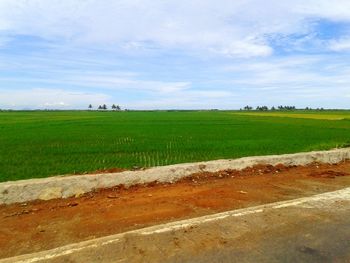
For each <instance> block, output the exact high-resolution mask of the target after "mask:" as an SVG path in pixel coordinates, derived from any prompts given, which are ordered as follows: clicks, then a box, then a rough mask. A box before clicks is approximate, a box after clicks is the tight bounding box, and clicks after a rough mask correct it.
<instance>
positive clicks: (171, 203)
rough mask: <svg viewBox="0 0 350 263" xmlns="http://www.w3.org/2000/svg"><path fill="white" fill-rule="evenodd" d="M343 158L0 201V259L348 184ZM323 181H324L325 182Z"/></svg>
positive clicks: (349, 178)
mask: <svg viewBox="0 0 350 263" xmlns="http://www.w3.org/2000/svg"><path fill="white" fill-rule="evenodd" d="M349 173H350V162H344V163H340V164H338V165H328V164H311V165H308V166H298V167H285V166H283V165H277V166H271V165H258V166H255V167H253V168H247V169H244V170H242V171H236V170H225V171H220V172H216V173H209V172H202V173H197V174H193V175H192V176H190V177H187V178H183V179H182V180H180V181H178V182H176V183H173V184H170V183H167V184H161V183H157V182H154V183H151V184H147V185H136V186H132V187H130V188H128V189H126V188H125V187H123V186H118V187H114V188H111V189H101V190H98V191H94V192H91V193H87V194H85V195H83V196H81V197H79V198H68V199H57V200H50V201H34V202H30V203H23V204H13V205H7V206H5V205H2V206H0V258H4V257H10V256H15V255H19V254H24V253H32V252H36V251H40V250H46V249H51V248H54V247H58V246H62V245H66V244H69V243H73V242H79V241H83V240H88V239H92V238H96V237H101V236H106V235H111V234H116V233H121V232H125V231H128V230H132V229H137V228H142V227H146V226H150V225H156V224H160V223H164V222H169V221H175V220H180V219H185V218H191V217H197V216H202V215H207V214H212V213H217V212H221V211H226V210H231V209H237V208H243V207H249V206H254V205H259V204H264V203H270V202H276V201H282V200H288V199H293V198H298V197H303V196H309V195H312V194H317V193H322V192H326V191H333V190H337V189H341V188H344V187H347V186H350V176H345V175H349ZM330 178H331V179H330Z"/></svg>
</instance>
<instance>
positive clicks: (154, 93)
mask: <svg viewBox="0 0 350 263" xmlns="http://www.w3.org/2000/svg"><path fill="white" fill-rule="evenodd" d="M90 103H91V104H92V105H94V106H95V107H96V106H97V105H99V104H102V103H106V104H109V105H110V104H112V103H115V104H120V105H121V106H122V107H123V108H131V109H170V108H171V109H175V108H181V109H198V108H201V109H204V108H219V109H234V108H240V107H243V106H244V105H246V104H249V105H252V106H256V105H268V106H272V105H279V104H289V105H296V106H298V107H306V106H311V107H325V108H350V1H349V0H284V1H281V0H234V1H233V0H216V1H212V0H174V1H173V0H168V1H167V0H0V108H13V109H29V108H49V109H56V108H57V109H72V108H79V109H85V108H87V105H89V104H90Z"/></svg>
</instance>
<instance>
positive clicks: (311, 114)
mask: <svg viewBox="0 0 350 263" xmlns="http://www.w3.org/2000/svg"><path fill="white" fill-rule="evenodd" d="M233 114H240V115H250V116H265V117H266V116H267V117H283V118H299V119H316V120H343V119H346V118H350V115H349V114H348V112H347V111H316V112H315V111H298V112H288V111H287V112H283V111H277V112H235V113H233Z"/></svg>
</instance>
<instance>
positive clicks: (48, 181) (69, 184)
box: [0, 148, 350, 204]
mask: <svg viewBox="0 0 350 263" xmlns="http://www.w3.org/2000/svg"><path fill="white" fill-rule="evenodd" d="M349 159H350V148H344V149H335V150H330V151H318V152H308V153H296V154H284V155H270V156H257V157H244V158H239V159H234V160H216V161H208V162H198V163H185V164H176V165H169V166H161V167H155V168H150V169H146V170H139V171H126V172H121V173H110V174H93V175H74V176H55V177H49V178H43V179H29V180H21V181H14V182H5V183H0V204H11V203H18V202H27V201H31V200H37V199H41V200H49V199H55V198H67V197H71V196H77V195H81V194H83V193H87V192H90V191H92V190H94V189H98V188H108V187H113V186H116V185H121V184H123V185H125V186H130V185H135V184H143V183H149V182H153V181H159V182H174V181H177V180H179V179H180V178H183V177H186V176H189V175H191V174H193V173H197V172H201V171H208V172H216V171H219V170H225V169H236V170H241V169H244V168H246V167H251V166H254V165H256V164H271V165H276V164H284V165H306V164H309V163H312V162H320V163H338V162H341V161H344V160H349Z"/></svg>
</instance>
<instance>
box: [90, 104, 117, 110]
mask: <svg viewBox="0 0 350 263" xmlns="http://www.w3.org/2000/svg"><path fill="white" fill-rule="evenodd" d="M93 108H94V107H93V106H92V104H89V106H88V109H89V110H92V109H93ZM97 109H98V110H108V106H107V105H106V104H102V105H98V107H97ZM111 109H112V110H114V111H120V110H121V107H120V106H119V105H115V104H113V105H112V106H111Z"/></svg>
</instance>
